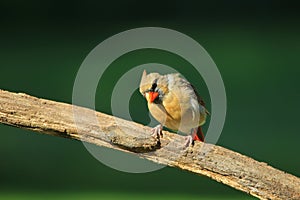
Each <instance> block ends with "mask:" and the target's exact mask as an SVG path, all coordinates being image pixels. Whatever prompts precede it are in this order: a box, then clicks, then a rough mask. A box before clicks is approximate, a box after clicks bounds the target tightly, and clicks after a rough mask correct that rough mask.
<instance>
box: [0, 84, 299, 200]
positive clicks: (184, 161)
mask: <svg viewBox="0 0 300 200" xmlns="http://www.w3.org/2000/svg"><path fill="white" fill-rule="evenodd" d="M0 122H1V123H3V124H7V125H11V126H16V127H20V128H25V129H29V130H33V131H37V132H40V133H43V134H48V135H54V136H60V137H64V138H69V139H76V140H80V141H84V142H88V143H91V144H95V145H99V146H104V147H108V148H112V149H116V150H120V151H125V152H128V153H134V154H135V155H137V156H138V157H140V158H143V159H148V160H151V161H153V162H155V163H159V164H163V165H168V166H171V167H177V168H180V169H182V170H187V171H190V172H193V173H195V174H199V175H204V176H207V177H209V178H211V179H214V180H216V181H218V182H221V183H223V184H226V185H229V186H231V187H233V188H235V189H238V190H241V191H243V192H246V193H248V194H250V195H253V196H255V197H258V198H261V199H300V179H299V178H298V177H296V176H293V175H291V174H288V173H285V172H283V171H280V170H278V169H275V168H273V167H271V166H269V165H268V164H266V163H263V162H258V161H256V160H254V159H252V158H249V157H247V156H244V155H241V154H239V153H237V152H234V151H231V150H228V149H226V148H223V147H220V146H217V145H212V144H206V143H201V142H195V145H194V146H193V147H188V148H185V147H184V146H183V144H184V137H183V136H180V135H176V134H173V133H169V132H166V131H165V132H164V137H163V138H161V139H160V140H158V139H155V138H153V137H151V131H150V130H151V128H149V127H146V126H143V125H140V124H137V123H134V122H130V121H126V120H123V119H119V118H116V117H113V116H110V115H106V114H103V113H100V112H95V111H93V110H90V109H87V108H82V107H78V106H74V105H70V104H66V103H60V102H55V101H50V100H45V99H39V98H36V97H32V96H29V95H27V94H23V93H12V92H8V91H4V90H0ZM2 134H3V133H2Z"/></svg>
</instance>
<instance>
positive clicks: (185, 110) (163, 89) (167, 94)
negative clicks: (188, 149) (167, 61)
mask: <svg viewBox="0 0 300 200" xmlns="http://www.w3.org/2000/svg"><path fill="white" fill-rule="evenodd" d="M140 92H141V94H142V95H143V96H144V97H145V98H146V100H147V102H148V108H149V110H150V113H151V115H152V116H153V117H154V118H155V119H156V120H157V121H159V122H160V123H161V124H160V125H158V126H156V127H155V128H153V129H152V132H153V135H157V137H159V135H162V125H163V126H165V127H167V128H169V129H171V130H174V131H177V130H178V131H180V132H182V133H185V134H188V136H187V138H186V145H187V146H188V145H190V144H193V143H194V141H195V140H200V141H204V135H203V132H202V130H201V126H202V125H203V124H204V123H205V120H206V116H207V114H208V111H207V110H206V108H205V104H204V102H203V100H202V99H201V97H200V96H199V95H198V93H197V92H196V91H195V89H194V87H193V86H192V85H191V84H190V83H189V82H188V81H187V80H185V79H184V78H182V77H180V75H179V74H167V75H160V74H158V73H150V74H147V73H146V71H145V70H144V72H143V75H142V79H141V83H140Z"/></svg>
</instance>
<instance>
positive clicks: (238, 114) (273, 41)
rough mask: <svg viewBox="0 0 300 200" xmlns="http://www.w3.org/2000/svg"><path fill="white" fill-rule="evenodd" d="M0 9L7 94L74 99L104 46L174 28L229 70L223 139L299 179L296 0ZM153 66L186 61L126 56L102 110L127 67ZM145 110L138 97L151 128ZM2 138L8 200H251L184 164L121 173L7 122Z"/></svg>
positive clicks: (1, 78)
mask: <svg viewBox="0 0 300 200" xmlns="http://www.w3.org/2000/svg"><path fill="white" fill-rule="evenodd" d="M0 9H1V12H0V24H1V28H0V89H5V90H9V91H15V92H25V93H28V94H31V95H34V96H38V97H41V98H46V99H52V100H55V101H62V102H68V103H71V100H72V98H71V97H72V87H73V82H74V79H75V76H76V73H77V70H78V69H79V67H80V65H81V62H82V61H83V60H84V58H85V56H86V55H87V54H88V53H89V52H90V51H91V50H92V49H93V48H94V47H95V46H96V45H97V44H99V43H100V42H101V41H103V40H105V39H106V38H108V37H110V36H112V35H114V34H117V33H119V32H121V31H125V30H127V29H131V28H137V27H144V26H158V27H165V28H171V29H174V30H177V31H180V32H182V33H184V34H187V35H188V36H190V37H192V38H193V39H195V40H197V41H198V42H199V43H200V44H201V45H202V46H203V47H204V48H205V49H206V50H207V51H208V53H209V54H210V55H211V57H212V58H213V59H214V61H215V63H216V64H217V66H218V68H219V70H220V72H221V74H222V77H223V80H224V83H225V87H226V91H227V97H228V113H227V119H226V124H225V127H224V130H223V133H222V135H221V137H220V139H219V141H218V144H219V145H221V146H224V147H227V148H230V149H232V150H235V151H238V152H241V153H242V154H245V155H249V156H251V157H253V158H255V159H257V160H260V161H264V162H267V163H269V164H270V165H272V166H275V167H276V168H279V169H281V170H284V171H287V172H289V173H293V174H295V175H297V176H300V158H299V155H298V154H299V146H298V143H299V139H300V134H299V125H298V124H299V116H298V115H299V112H300V109H299V101H300V91H299V73H300V68H299V66H300V60H299V53H300V37H299V35H300V28H299V22H300V20H299V15H298V13H297V12H298V11H299V6H298V5H297V4H296V3H293V2H285V3H283V2H281V1H263V2H261V1H251V3H249V2H244V3H240V2H238V1H219V2H216V1H214V2H211V3H208V2H206V3H200V2H198V3H195V2H187V1H164V2H159V1H147V2H143V3H142V2H140V1H132V0H131V1H109V2H93V1H84V2H83V1H82V2H81V1H65V2H60V1H49V2H48V1H45V2H39V1H26V2H25V1H24V2H21V1H14V2H10V1H5V2H0ZM147 62H160V63H163V64H167V65H169V66H173V67H175V68H178V69H180V66H189V64H188V63H186V62H185V61H183V60H181V59H179V58H178V57H176V56H174V55H173V54H169V53H167V52H163V51H158V50H144V51H136V52H132V53H130V54H128V55H124V56H122V57H121V58H120V59H118V60H117V61H116V62H114V63H113V64H112V65H111V66H110V68H109V70H108V71H107V72H106V73H105V77H104V79H103V82H102V84H103V85H101V86H99V92H98V93H97V97H96V101H97V104H96V107H97V110H99V111H104V112H106V113H110V112H111V110H110V107H109V105H110V95H111V91H112V88H113V85H114V83H115V82H116V80H118V77H119V76H120V75H121V74H122V73H124V72H125V71H124V69H127V70H128V69H130V68H131V67H134V66H136V65H138V64H143V63H147ZM120 66H122V67H123V68H121V67H120ZM124 67H125V68H124ZM183 73H184V75H185V76H186V77H187V78H189V80H190V81H191V82H193V83H194V84H195V85H196V86H197V87H198V88H199V89H200V90H202V91H203V97H204V99H206V100H207V101H208V102H209V96H208V94H207V91H206V88H205V87H204V84H203V82H202V80H200V79H193V78H191V74H192V73H193V71H192V70H190V71H189V70H185V71H183ZM112 74H114V76H112ZM100 93H101V94H100ZM144 103H145V102H144V101H143V99H142V98H141V97H140V95H139V94H138V93H136V94H135V95H134V96H133V98H132V101H131V105H130V112H131V114H132V116H133V118H134V119H135V120H136V121H139V122H143V123H146V122H147V121H148V120H149V119H148V118H147V116H146V115H145V114H143V113H142V114H141V113H140V112H139V110H145V111H146V107H145V104H144ZM133 105H136V106H133ZM136 107H139V108H136ZM0 133H1V141H0V159H1V163H0V199H9V198H17V199H25V198H28V199H32V198H35V199H40V198H49V199H53V198H57V199H64V198H67V197H68V198H70V197H72V198H78V199H86V198H91V199H93V198H98V199H99V198H104V199H109V198H112V199H119V198H123V199H126V198H128V199H134V198H136V199H141V198H144V199H150V198H151V199H153V198H156V199H160V198H164V199H183V198H184V199H226V198H227V199H232V198H237V199H252V197H250V196H248V195H246V194H243V193H241V192H237V191H235V190H233V189H231V188H229V187H227V186H224V185H222V184H219V183H216V182H214V181H211V180H210V179H208V178H206V177H201V176H196V175H194V174H190V173H187V172H183V171H180V170H178V169H173V168H164V169H162V170H160V171H156V172H152V173H147V174H127V173H123V172H119V171H116V170H114V169H111V168H108V167H106V166H104V165H103V164H101V163H100V162H98V161H97V160H96V159H94V158H93V157H92V156H91V155H90V154H89V153H88V152H87V151H86V149H85V148H84V147H83V145H82V144H81V143H80V142H78V141H71V140H67V139H62V138H55V137H51V136H45V135H39V134H36V133H34V132H30V131H25V130H22V129H17V128H13V127H8V126H5V125H2V124H1V125H0Z"/></svg>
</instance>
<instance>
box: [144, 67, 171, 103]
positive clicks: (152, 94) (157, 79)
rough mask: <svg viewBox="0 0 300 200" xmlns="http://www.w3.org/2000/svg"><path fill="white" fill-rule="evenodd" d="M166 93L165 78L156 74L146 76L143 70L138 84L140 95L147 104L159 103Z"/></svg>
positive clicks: (166, 84)
mask: <svg viewBox="0 0 300 200" xmlns="http://www.w3.org/2000/svg"><path fill="white" fill-rule="evenodd" d="M167 92H168V82H167V80H166V77H165V76H162V75H160V74H158V73H150V74H147V72H146V70H144V72H143V75H142V79H141V83H140V93H141V94H142V95H143V96H144V97H145V98H146V100H147V102H148V103H156V104H159V103H161V102H162V100H163V97H164V95H165V94H166V93H167Z"/></svg>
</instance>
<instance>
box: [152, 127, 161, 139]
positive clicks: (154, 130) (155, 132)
mask: <svg viewBox="0 0 300 200" xmlns="http://www.w3.org/2000/svg"><path fill="white" fill-rule="evenodd" d="M162 129H163V126H162V125H161V124H159V125H157V126H155V127H154V128H152V129H151V132H152V134H151V135H152V136H153V137H156V138H157V139H159V138H160V137H163V133H162Z"/></svg>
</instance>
